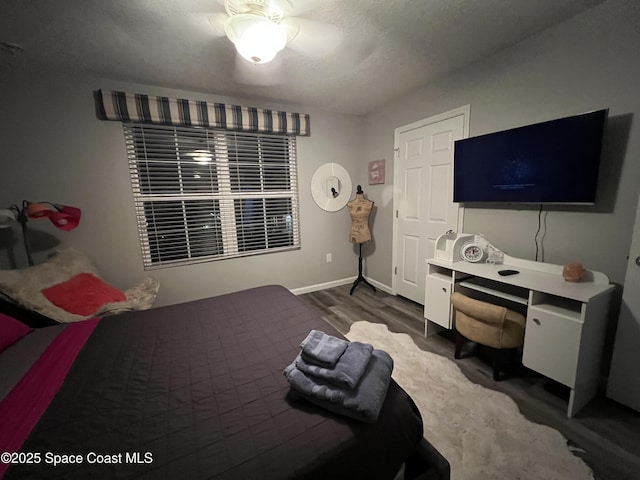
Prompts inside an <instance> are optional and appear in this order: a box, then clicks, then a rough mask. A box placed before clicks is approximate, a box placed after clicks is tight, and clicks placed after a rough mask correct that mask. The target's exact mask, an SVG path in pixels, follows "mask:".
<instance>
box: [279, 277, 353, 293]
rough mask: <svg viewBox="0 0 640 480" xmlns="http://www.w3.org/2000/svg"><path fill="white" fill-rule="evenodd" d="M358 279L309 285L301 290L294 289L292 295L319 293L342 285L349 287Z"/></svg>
mask: <svg viewBox="0 0 640 480" xmlns="http://www.w3.org/2000/svg"><path fill="white" fill-rule="evenodd" d="M355 279H356V277H349V278H342V279H340V280H333V281H331V282H325V283H318V284H316V285H309V286H307V287H300V288H292V289H290V290H291V293H293V294H294V295H302V294H305V293H311V292H317V291H318V290H325V289H327V288H333V287H340V286H342V285H347V284H349V283H353V282H354V281H355Z"/></svg>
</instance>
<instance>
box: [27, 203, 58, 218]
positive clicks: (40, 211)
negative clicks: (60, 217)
mask: <svg viewBox="0 0 640 480" xmlns="http://www.w3.org/2000/svg"><path fill="white" fill-rule="evenodd" d="M55 212H56V210H55V209H54V207H53V206H52V205H50V204H48V203H29V204H27V216H28V217H29V218H34V219H38V218H45V217H50V216H51V214H52V213H55Z"/></svg>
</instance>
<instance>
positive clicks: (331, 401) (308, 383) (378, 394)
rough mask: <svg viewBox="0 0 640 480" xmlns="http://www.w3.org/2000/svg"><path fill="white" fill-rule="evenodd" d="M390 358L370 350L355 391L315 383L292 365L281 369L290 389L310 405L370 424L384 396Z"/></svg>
mask: <svg viewBox="0 0 640 480" xmlns="http://www.w3.org/2000/svg"><path fill="white" fill-rule="evenodd" d="M392 371H393V359H392V358H391V357H390V356H389V354H388V353H387V352H385V351H384V350H375V349H374V350H373V352H372V354H371V359H370V360H369V364H368V365H367V368H366V370H365V372H364V374H363V375H362V378H361V379H360V383H358V386H357V387H356V389H355V390H347V389H344V388H340V387H336V386H335V385H332V384H328V383H323V382H322V381H320V380H318V381H314V380H313V379H310V378H309V377H307V376H306V375H305V374H304V373H302V372H301V371H300V370H298V369H297V368H296V366H295V362H294V363H292V364H291V365H289V366H288V367H287V368H285V370H284V375H285V377H286V378H287V381H288V382H289V383H290V384H291V388H292V389H293V390H294V391H295V392H297V393H298V394H300V396H301V397H303V398H304V399H306V400H308V401H309V402H311V403H313V404H315V405H318V406H319V407H323V408H325V409H327V410H330V411H332V412H334V413H338V414H340V415H345V416H347V417H350V418H355V419H356V420H360V421H363V422H368V423H373V422H375V421H376V420H377V419H378V415H379V414H380V409H381V408H382V404H383V403H384V400H385V398H386V396H387V389H388V388H389V382H390V381H391V372H392Z"/></svg>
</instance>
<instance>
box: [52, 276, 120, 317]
mask: <svg viewBox="0 0 640 480" xmlns="http://www.w3.org/2000/svg"><path fill="white" fill-rule="evenodd" d="M42 294H43V295H44V296H45V297H47V299H49V301H50V302H51V303H53V304H54V305H55V306H57V307H60V308H62V309H63V310H66V311H67V312H69V313H75V314H77V315H84V316H87V315H92V314H93V313H95V312H96V310H98V308H100V307H101V306H102V305H104V304H105V303H112V302H124V301H125V300H126V299H127V297H126V296H125V294H124V293H123V292H121V291H120V290H118V289H117V288H115V287H112V286H111V285H109V284H108V283H105V282H104V281H102V280H101V279H99V278H98V277H95V276H93V275H91V274H90V273H80V274H78V275H76V276H75V277H71V278H70V279H69V280H67V281H66V282H62V283H58V284H57V285H53V286H52V287H48V288H45V289H44V290H42Z"/></svg>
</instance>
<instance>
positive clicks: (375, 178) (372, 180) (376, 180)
mask: <svg viewBox="0 0 640 480" xmlns="http://www.w3.org/2000/svg"><path fill="white" fill-rule="evenodd" d="M381 183H384V160H374V161H372V162H369V185H379V184H381Z"/></svg>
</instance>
